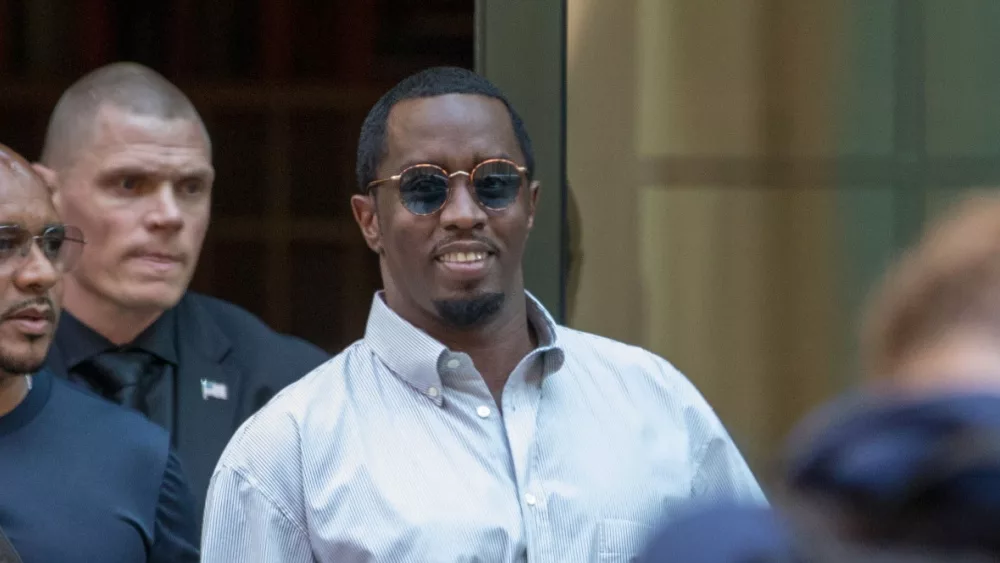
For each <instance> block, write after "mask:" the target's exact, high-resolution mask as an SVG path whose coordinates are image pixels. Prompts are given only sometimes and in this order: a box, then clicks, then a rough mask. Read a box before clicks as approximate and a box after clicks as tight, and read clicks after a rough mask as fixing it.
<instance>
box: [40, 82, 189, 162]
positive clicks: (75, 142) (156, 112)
mask: <svg viewBox="0 0 1000 563" xmlns="http://www.w3.org/2000/svg"><path fill="white" fill-rule="evenodd" d="M107 105H110V106H113V107H116V108H119V109H122V110H125V111H128V112H130V113H136V114H139V115H148V116H154V117H158V118H161V119H190V120H192V121H195V122H197V123H198V124H199V125H200V126H201V127H202V128H203V129H204V122H203V121H202V119H201V116H200V115H199V114H198V111H197V110H196V109H195V107H194V104H192V103H191V100H189V99H188V97H187V96H185V95H184V93H183V92H181V91H180V89H179V88H177V86H174V85H173V84H172V83H171V82H170V81H169V80H167V79H166V78H164V77H163V76H162V75H161V74H159V73H158V72H156V71H154V70H152V69H150V68H148V67H145V66H143V65H140V64H137V63H130V62H119V63H112V64H109V65H107V66H103V67H101V68H99V69H97V70H94V71H92V72H90V73H88V74H87V75H85V76H84V77H82V78H80V79H79V80H77V81H76V82H75V83H73V85H72V86H70V87H69V88H68V89H67V90H66V91H65V92H64V93H63V95H62V96H61V97H60V98H59V102H58V103H56V107H55V109H54V110H53V111H52V116H51V117H50V118H49V125H48V129H47V130H46V133H45V144H44V146H43V147H42V155H41V162H42V164H44V165H45V166H48V167H50V168H55V167H58V166H62V165H65V164H68V163H69V162H71V161H72V158H73V155H74V153H75V151H76V150H77V148H78V147H79V146H80V144H81V142H83V139H84V138H86V136H87V135H89V134H90V133H91V130H90V128H91V127H92V126H93V124H94V120H95V118H96V117H97V114H98V111H99V110H100V109H101V107H103V106H107ZM205 138H206V139H208V133H207V131H206V133H205Z"/></svg>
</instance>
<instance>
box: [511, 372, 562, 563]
mask: <svg viewBox="0 0 1000 563" xmlns="http://www.w3.org/2000/svg"><path fill="white" fill-rule="evenodd" d="M541 364H542V362H541V356H540V355H538V354H532V355H530V356H528V357H526V358H525V360H524V361H522V362H521V363H520V364H519V365H518V367H517V368H516V369H515V370H514V372H513V373H511V375H510V378H509V379H508V381H507V384H506V385H505V386H504V391H503V395H502V410H503V422H504V429H505V430H506V436H507V445H508V448H509V450H510V454H511V459H512V461H513V465H514V476H515V480H516V483H517V490H518V501H519V503H520V507H521V515H522V520H523V522H524V533H525V544H526V545H527V551H528V560H529V561H552V560H554V559H555V558H554V554H553V553H551V542H550V541H549V539H550V538H551V530H550V526H549V515H548V502H547V492H546V490H545V488H544V485H543V482H544V480H543V479H542V476H541V475H540V474H539V473H538V471H536V470H535V468H536V467H537V464H536V463H534V462H535V460H536V456H537V455H538V452H537V451H536V445H535V434H536V422H537V418H538V409H539V406H540V399H541V386H540V377H539V376H540V373H541Z"/></svg>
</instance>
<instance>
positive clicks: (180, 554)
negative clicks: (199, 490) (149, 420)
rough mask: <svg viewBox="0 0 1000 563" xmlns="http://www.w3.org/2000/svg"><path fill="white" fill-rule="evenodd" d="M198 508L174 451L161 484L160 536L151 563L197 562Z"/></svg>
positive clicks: (154, 539) (157, 526) (157, 524)
mask: <svg viewBox="0 0 1000 563" xmlns="http://www.w3.org/2000/svg"><path fill="white" fill-rule="evenodd" d="M194 505H195V501H194V496H193V495H192V494H191V489H190V488H189V487H188V484H187V479H186V478H185V477H184V471H183V470H182V469H181V463H180V460H178V459H177V456H175V455H174V452H173V450H171V451H170V454H169V455H168V456H167V466H166V469H165V470H164V472H163V483H162V484H161V485H160V498H159V502H158V503H157V506H156V532H155V533H156V535H155V537H154V538H153V546H152V548H151V549H150V552H149V563H168V562H170V563H188V562H191V563H197V561H198V520H197V518H196V516H195V509H194Z"/></svg>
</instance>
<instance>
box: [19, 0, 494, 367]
mask: <svg viewBox="0 0 1000 563" xmlns="http://www.w3.org/2000/svg"><path fill="white" fill-rule="evenodd" d="M473 8H474V3H473V2H471V1H469V0H420V1H416V0H410V1H408V0H167V1H161V2H133V1H131V0H75V1H66V0H0V142H2V143H4V144H7V145H9V146H11V147H13V148H15V149H16V150H18V151H20V152H22V153H23V154H24V155H25V156H27V157H29V158H36V157H37V156H38V153H39V150H40V148H41V144H42V139H43V136H44V132H45V125H46V122H47V119H48V115H49V112H50V111H51V109H52V106H53V105H54V104H55V102H56V100H57V99H58V97H59V95H60V93H61V92H62V91H63V90H64V89H65V88H66V87H67V86H68V85H69V84H71V83H72V82H73V81H74V80H76V79H77V78H79V77H80V76H82V75H83V74H84V73H86V72H87V71H89V70H91V69H94V68H96V67H98V66H101V65H103V64H106V63H108V62H112V61H117V60H131V61H136V62H140V63H143V64H146V65H148V66H150V67H152V68H154V69H156V70H157V71H159V72H162V73H163V74H164V75H165V76H166V77H167V78H169V79H170V80H172V81H173V82H174V83H176V84H177V85H178V86H180V87H181V88H182V89H183V90H184V91H185V92H186V93H187V94H188V96H189V97H190V98H191V99H192V101H193V102H194V103H195V105H196V106H197V108H198V110H199V112H201V115H202V117H203V118H204V119H205V122H206V124H207V125H208V129H209V132H210V133H211V135H212V138H213V144H214V151H215V154H214V161H215V167H216V172H217V179H216V184H215V195H214V202H213V218H212V225H211V228H210V229H209V233H208V237H207V239H206V241H205V247H204V250H203V253H202V259H201V263H200V264H199V268H198V272H197V274H196V276H195V280H194V282H193V284H192V288H193V289H196V290H198V291H202V292H205V293H209V294H211V295H215V296H217V297H221V298H223V299H226V300H229V301H232V302H234V303H237V304H238V305H240V306H242V307H245V308H246V309H248V310H250V311H252V312H253V313H255V314H257V315H259V316H261V317H262V318H263V319H264V320H265V321H266V322H267V323H268V324H270V325H271V326H273V327H274V328H276V329H277V330H281V331H285V332H290V333H292V334H295V335H297V336H301V337H303V338H306V339H308V340H310V341H312V342H314V343H316V344H318V345H320V346H322V347H324V348H326V349H328V350H330V351H337V350H339V349H340V348H342V347H343V346H345V345H347V344H349V343H350V342H351V341H353V340H355V339H356V338H359V337H360V336H361V335H362V333H363V331H364V322H365V319H366V317H367V312H368V307H369V304H370V300H371V296H372V293H373V292H374V291H375V289H377V287H378V286H379V284H380V282H379V275H378V268H377V263H376V260H375V257H374V255H373V254H372V253H371V252H370V251H368V249H367V247H365V245H364V242H363V240H362V238H361V235H360V233H359V232H358V229H357V227H356V225H355V224H354V222H353V219H352V218H351V213H350V207H349V203H348V199H349V196H350V194H351V193H352V190H353V189H354V185H355V184H354V158H355V147H356V142H357V136H358V131H359V128H360V125H361V121H362V120H363V119H364V116H365V114H366V113H367V111H368V109H369V108H370V107H371V105H372V104H373V103H374V102H375V101H376V100H377V99H378V97H379V96H380V95H381V94H382V93H383V92H384V91H385V90H386V89H388V88H389V87H390V86H391V85H392V84H394V83H395V82H396V81H398V80H400V79H401V78H403V77H404V76H406V75H408V74H410V73H412V72H415V71H417V70H419V69H421V68H424V67H427V66H432V65H439V64H449V65H456V66H462V67H466V68H472V66H473V49H474V47H473V44H474V12H473Z"/></svg>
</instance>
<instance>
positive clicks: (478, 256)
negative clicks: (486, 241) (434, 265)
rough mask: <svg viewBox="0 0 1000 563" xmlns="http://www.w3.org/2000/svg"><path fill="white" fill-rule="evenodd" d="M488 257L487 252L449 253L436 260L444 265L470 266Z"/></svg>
mask: <svg viewBox="0 0 1000 563" xmlns="http://www.w3.org/2000/svg"><path fill="white" fill-rule="evenodd" d="M489 256H490V253H489V252H449V253H447V254H442V255H441V256H438V258H437V259H438V261H439V262H444V263H445V264H470V263H474V262H482V261H484V260H486V258H487V257H489Z"/></svg>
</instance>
